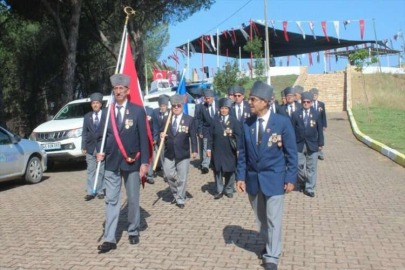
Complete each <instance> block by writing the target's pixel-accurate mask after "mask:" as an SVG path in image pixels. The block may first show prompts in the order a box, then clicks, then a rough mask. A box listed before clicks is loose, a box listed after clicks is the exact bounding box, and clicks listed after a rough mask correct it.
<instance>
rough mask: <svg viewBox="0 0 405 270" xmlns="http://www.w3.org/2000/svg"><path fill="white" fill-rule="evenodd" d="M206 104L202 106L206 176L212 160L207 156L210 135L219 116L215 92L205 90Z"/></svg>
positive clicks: (203, 167)
mask: <svg viewBox="0 0 405 270" xmlns="http://www.w3.org/2000/svg"><path fill="white" fill-rule="evenodd" d="M204 98H205V103H204V104H203V105H202V106H201V112H200V119H201V124H202V132H203V134H202V135H203V149H204V150H203V151H204V157H203V162H202V164H201V165H202V168H201V172H202V173H203V174H206V173H208V172H209V167H210V164H211V158H209V157H208V156H207V145H208V134H209V131H210V128H211V123H212V120H213V119H214V118H215V117H216V116H217V115H218V110H219V108H218V102H216V100H215V98H214V90H212V89H204Z"/></svg>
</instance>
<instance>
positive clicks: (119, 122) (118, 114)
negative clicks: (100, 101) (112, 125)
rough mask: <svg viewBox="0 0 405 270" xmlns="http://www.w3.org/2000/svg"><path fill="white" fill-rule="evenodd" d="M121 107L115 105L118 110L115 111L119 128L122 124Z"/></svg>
mask: <svg viewBox="0 0 405 270" xmlns="http://www.w3.org/2000/svg"><path fill="white" fill-rule="evenodd" d="M121 109H122V106H117V110H118V112H117V124H118V127H119V128H120V127H121V125H122V116H121Z"/></svg>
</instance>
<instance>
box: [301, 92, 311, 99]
mask: <svg viewBox="0 0 405 270" xmlns="http://www.w3.org/2000/svg"><path fill="white" fill-rule="evenodd" d="M306 99H307V100H310V101H312V100H313V99H314V95H313V94H312V93H311V92H303V93H302V94H301V100H306Z"/></svg>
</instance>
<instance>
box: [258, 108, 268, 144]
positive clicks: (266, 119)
mask: <svg viewBox="0 0 405 270" xmlns="http://www.w3.org/2000/svg"><path fill="white" fill-rule="evenodd" d="M270 113H271V112H270V110H268V111H267V112H266V114H265V115H263V116H262V117H259V116H258V117H257V120H256V130H257V131H256V142H258V137H259V119H260V118H261V119H263V123H262V125H263V130H264V131H265V130H266V127H267V123H268V122H269V121H270ZM262 136H264V134H262Z"/></svg>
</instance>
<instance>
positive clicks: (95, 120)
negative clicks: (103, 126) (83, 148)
mask: <svg viewBox="0 0 405 270" xmlns="http://www.w3.org/2000/svg"><path fill="white" fill-rule="evenodd" d="M99 124H100V120H99V119H98V113H96V117H94V126H95V127H96V129H98V125H99Z"/></svg>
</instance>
